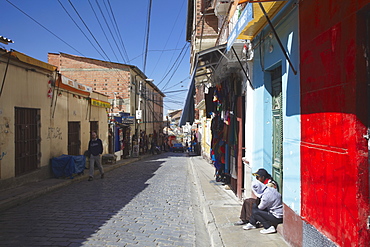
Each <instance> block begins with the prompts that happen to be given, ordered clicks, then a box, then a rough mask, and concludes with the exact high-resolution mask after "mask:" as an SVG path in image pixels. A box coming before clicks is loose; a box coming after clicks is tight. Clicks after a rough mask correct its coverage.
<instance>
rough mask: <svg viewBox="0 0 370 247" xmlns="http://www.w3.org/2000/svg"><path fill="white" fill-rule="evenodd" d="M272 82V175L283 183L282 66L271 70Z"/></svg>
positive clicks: (278, 181) (280, 185) (280, 183)
mask: <svg viewBox="0 0 370 247" xmlns="http://www.w3.org/2000/svg"><path fill="white" fill-rule="evenodd" d="M271 84H272V128H273V129H272V176H273V178H274V180H275V181H276V182H277V183H278V184H279V188H280V192H282V185H283V106H282V105H283V97H282V85H281V84H282V82H281V66H279V67H277V68H276V69H274V70H272V71H271Z"/></svg>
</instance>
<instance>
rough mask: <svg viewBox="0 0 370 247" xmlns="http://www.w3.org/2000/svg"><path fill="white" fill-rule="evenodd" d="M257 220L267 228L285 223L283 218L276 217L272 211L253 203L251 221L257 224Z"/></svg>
mask: <svg viewBox="0 0 370 247" xmlns="http://www.w3.org/2000/svg"><path fill="white" fill-rule="evenodd" d="M257 221H259V222H261V224H262V225H263V228H265V229H267V228H270V227H271V226H274V227H275V228H276V226H277V225H278V224H281V223H283V218H276V217H275V216H274V215H273V214H271V213H270V212H267V211H264V210H261V209H259V208H258V207H257V205H256V204H253V207H252V216H251V217H250V219H249V223H251V224H252V225H254V226H255V225H256V223H257Z"/></svg>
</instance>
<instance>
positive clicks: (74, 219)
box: [0, 153, 202, 246]
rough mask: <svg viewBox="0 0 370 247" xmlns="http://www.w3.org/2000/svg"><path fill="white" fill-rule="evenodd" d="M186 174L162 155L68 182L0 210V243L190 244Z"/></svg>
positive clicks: (192, 220) (179, 158)
mask: <svg viewBox="0 0 370 247" xmlns="http://www.w3.org/2000/svg"><path fill="white" fill-rule="evenodd" d="M168 155H169V156H168ZM189 176H191V175H190V174H189V163H188V157H186V156H185V155H183V154H172V153H163V154H160V155H155V156H152V157H150V158H148V159H144V160H141V161H138V162H135V163H131V164H128V165H125V166H122V167H120V168H118V169H115V170H113V171H110V172H107V173H106V174H105V178H104V179H100V177H95V178H94V180H93V181H91V182H88V181H82V182H79V183H73V184H71V185H70V186H67V187H64V188H62V189H60V190H57V191H54V192H52V193H50V194H47V195H45V196H42V197H39V198H37V199H35V200H33V201H31V202H28V203H26V204H23V205H21V206H18V207H15V208H12V209H9V210H6V211H4V212H1V213H0V246H195V245H197V244H196V241H197V240H196V232H197V231H199V229H202V227H201V228H197V223H196V222H197V221H198V222H199V219H198V220H197V219H196V217H194V211H196V210H194V207H193V203H192V188H191V183H190V182H189V181H190V180H191V178H189ZM198 217H199V216H198ZM197 234H198V233H197ZM198 241H199V240H198ZM198 246H199V245H198Z"/></svg>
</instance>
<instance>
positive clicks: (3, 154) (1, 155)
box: [0, 152, 7, 160]
mask: <svg viewBox="0 0 370 247" xmlns="http://www.w3.org/2000/svg"><path fill="white" fill-rule="evenodd" d="M6 154H7V153H6V152H2V153H0V160H2V159H3V158H4V156H5V155H6Z"/></svg>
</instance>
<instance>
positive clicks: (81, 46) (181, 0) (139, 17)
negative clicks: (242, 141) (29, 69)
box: [0, 0, 189, 113]
mask: <svg viewBox="0 0 370 247" xmlns="http://www.w3.org/2000/svg"><path fill="white" fill-rule="evenodd" d="M10 3H12V4H14V5H16V6H17V7H18V8H19V9H21V10H22V11H23V12H25V13H26V14H27V15H29V16H30V17H32V18H33V19H34V20H36V21H37V22H38V23H39V24H38V23H36V22H35V21H34V20H32V19H30V18H29V17H28V16H27V15H26V14H24V13H22V12H21V11H19V10H18V9H17V8H15V7H14V6H12V5H11V4H10ZM71 3H72V5H73V6H74V8H75V9H76V10H77V12H78V14H79V15H80V16H81V18H82V20H83V21H81V19H80V18H79V16H78V14H77V13H76V11H75V10H74V9H73V7H72V5H71ZM61 4H62V5H63V6H64V8H65V9H66V10H67V12H68V14H69V15H70V16H71V17H72V18H73V20H74V21H75V22H76V23H77V24H78V26H79V27H80V29H81V30H82V31H83V33H84V34H85V35H86V36H87V37H88V38H86V37H85V35H84V34H83V33H82V32H81V31H80V30H79V28H78V27H77V26H76V24H75V23H74V22H73V21H72V19H71V18H70V17H69V15H68V14H67V12H66V11H65V10H64V9H63V7H62V5H61ZM90 4H91V5H92V7H93V8H91V5H90ZM99 6H100V9H101V11H102V12H103V13H104V16H105V19H106V21H105V20H104V17H103V15H102V14H101V11H100V9H99ZM148 6H149V0H142V1H140V0H136V1H130V0H0V14H1V18H2V21H1V24H0V35H1V36H4V37H6V38H9V39H11V40H13V41H14V43H13V44H9V45H3V44H1V43H0V47H2V48H5V49H7V50H10V49H14V50H16V51H19V52H22V53H25V54H26V55H28V56H31V57H34V58H36V59H39V60H41V61H44V62H47V54H48V52H55V53H56V52H64V53H68V54H73V55H78V56H85V57H89V58H95V59H100V60H106V61H112V62H119V63H127V64H131V65H135V66H137V67H138V68H139V69H140V70H142V71H144V51H145V42H146V38H145V35H146V31H147V20H148V18H147V17H148ZM111 9H112V11H113V14H114V18H115V21H116V22H114V18H113V17H112V15H111ZM93 10H94V11H95V13H96V15H97V18H96V16H95V14H94V11H93ZM108 12H109V14H108ZM186 13H187V0H176V1H173V0H152V9H151V19H150V31H149V43H148V44H149V45H148V53H147V60H146V67H145V71H144V72H145V74H146V75H147V77H148V78H151V79H154V84H156V85H157V86H158V88H159V89H161V90H162V91H163V92H164V93H165V94H166V96H167V97H166V99H165V102H164V104H165V105H164V108H165V113H167V110H169V109H180V108H182V107H183V103H184V99H185V96H186V94H187V92H186V91H181V90H185V89H187V88H188V85H189V44H187V42H186V40H185V39H186V38H185V36H186ZM98 20H99V21H98ZM83 22H85V24H86V25H87V27H88V29H89V30H90V32H91V33H92V34H93V36H94V37H95V39H96V40H97V43H98V44H97V43H96V41H95V39H94V38H93V36H92V35H91V34H90V32H89V31H88V29H87V28H86V27H85V25H84V24H83ZM99 22H100V24H99ZM106 22H107V23H108V26H109V28H108V26H107V25H106ZM115 23H117V26H118V31H117V28H115V27H116V26H115ZM40 24H41V25H42V26H44V27H45V28H47V29H48V30H49V31H50V32H52V33H53V34H54V35H53V34H51V33H50V32H49V31H47V30H46V29H45V28H43V27H42V26H41V25H40ZM100 25H101V26H102V27H103V30H104V32H103V31H102V28H101V27H100ZM109 29H110V30H109ZM104 33H105V34H104ZM111 33H112V34H113V35H112V34H111ZM118 33H120V35H119V34H118ZM117 34H118V35H117ZM56 36H57V37H56ZM106 37H107V38H106ZM113 37H114V38H113ZM120 37H121V38H120ZM62 40H63V41H62ZM91 43H92V44H91ZM116 44H117V45H116ZM122 44H123V45H122ZM99 46H100V47H101V48H102V49H101V48H100V47H99ZM94 47H95V48H94ZM111 47H112V48H111ZM184 47H186V48H185V50H184V51H183V52H182V53H181V51H182V49H183V48H184ZM183 54H184V56H183ZM176 61H177V62H176ZM171 68H172V69H171ZM166 75H167V76H166ZM165 76H166V77H165ZM181 81H182V83H180V82H181ZM173 91H175V92H176V93H173ZM167 92H168V93H167Z"/></svg>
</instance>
